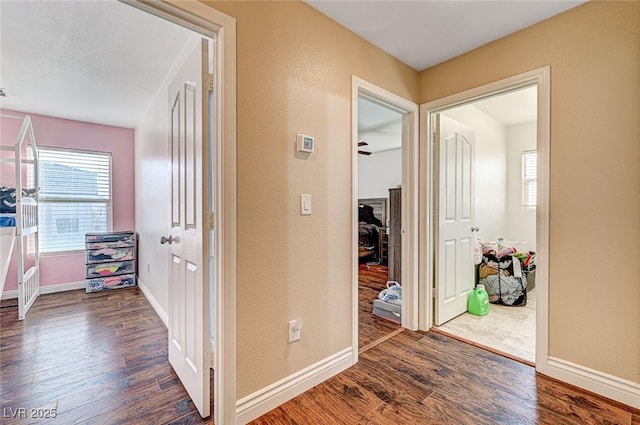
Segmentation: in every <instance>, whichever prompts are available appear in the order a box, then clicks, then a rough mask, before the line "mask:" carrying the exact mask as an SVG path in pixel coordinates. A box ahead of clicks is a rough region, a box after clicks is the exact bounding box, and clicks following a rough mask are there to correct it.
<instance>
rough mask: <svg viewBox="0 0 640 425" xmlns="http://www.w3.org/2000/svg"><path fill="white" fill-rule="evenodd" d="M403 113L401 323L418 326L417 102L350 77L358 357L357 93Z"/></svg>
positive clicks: (354, 340)
mask: <svg viewBox="0 0 640 425" xmlns="http://www.w3.org/2000/svg"><path fill="white" fill-rule="evenodd" d="M360 95H364V96H366V97H369V98H371V99H373V100H375V101H377V102H379V103H381V104H383V105H385V106H387V107H389V108H392V109H394V110H397V111H398V112H400V113H402V114H404V118H403V129H402V133H403V134H402V217H401V221H402V246H401V252H402V266H401V267H402V288H403V289H402V295H403V305H402V326H403V327H405V328H407V329H411V330H416V329H418V305H419V304H418V240H417V237H416V235H417V229H418V221H417V220H418V210H417V208H418V202H417V201H418V171H419V167H418V165H419V164H418V105H417V104H415V103H413V102H411V101H409V100H407V99H404V98H402V97H400V96H398V95H396V94H394V93H391V92H390V91H387V90H385V89H383V88H381V87H378V86H376V85H374V84H372V83H369V82H368V81H365V80H363V79H361V78H358V77H356V76H352V78H351V141H352V149H351V214H352V219H351V226H352V227H351V239H352V240H351V246H352V247H353V251H352V255H351V261H352V275H351V281H352V284H351V287H352V288H351V289H352V291H351V293H352V307H351V310H352V319H351V320H352V346H353V348H354V349H353V356H354V358H353V362H354V364H355V363H356V362H357V361H358V97H359V96H360Z"/></svg>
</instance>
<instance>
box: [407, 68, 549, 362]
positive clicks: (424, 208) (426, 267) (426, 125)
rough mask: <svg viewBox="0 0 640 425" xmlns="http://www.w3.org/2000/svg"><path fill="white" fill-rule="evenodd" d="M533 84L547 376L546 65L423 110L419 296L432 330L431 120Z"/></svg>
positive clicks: (542, 358) (541, 352)
mask: <svg viewBox="0 0 640 425" xmlns="http://www.w3.org/2000/svg"><path fill="white" fill-rule="evenodd" d="M531 85H537V87H538V121H537V148H536V149H537V153H538V164H537V166H538V184H537V190H538V193H537V202H538V205H537V208H536V249H537V252H536V293H537V304H536V370H537V371H538V372H542V373H545V372H546V371H547V370H548V360H549V147H550V146H549V145H550V133H551V131H550V120H551V69H550V68H549V67H548V66H546V67H543V68H539V69H535V70H533V71H529V72H525V73H523V74H520V75H516V76H513V77H510V78H506V79H503V80H500V81H496V82H493V83H489V84H486V85H484V86H480V87H477V88H474V89H470V90H466V91H464V92H461V93H457V94H454V95H451V96H447V97H445V98H442V99H438V100H434V101H432V102H428V103H425V104H423V105H420V118H421V119H420V134H421V137H420V141H421V145H420V217H419V219H420V223H421V225H422V226H423V228H422V229H421V230H420V241H419V245H420V252H424V253H429V255H423V256H421V257H420V292H421V293H423V294H426V297H424V298H422V301H424V304H421V306H420V313H421V314H420V329H422V330H429V329H430V328H431V326H432V325H433V285H434V281H433V275H434V266H435V265H434V261H433V246H434V245H433V243H434V228H433V220H432V217H433V214H434V207H435V206H434V205H433V176H432V173H431V171H432V170H433V167H432V163H433V160H434V158H433V157H432V149H433V129H432V128H431V127H432V124H431V116H432V115H433V114H436V113H439V112H441V111H443V110H444V109H448V108H451V107H454V106H459V105H462V104H466V103H470V102H473V101H476V100H479V99H482V98H485V97H487V96H490V95H496V94H501V93H507V92H509V91H512V90H515V89H518V88H523V87H527V86H531Z"/></svg>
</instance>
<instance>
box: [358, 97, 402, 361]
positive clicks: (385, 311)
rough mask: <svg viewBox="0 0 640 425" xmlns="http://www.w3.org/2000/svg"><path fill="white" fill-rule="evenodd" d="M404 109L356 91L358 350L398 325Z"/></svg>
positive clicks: (400, 317) (374, 342)
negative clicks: (400, 110)
mask: <svg viewBox="0 0 640 425" xmlns="http://www.w3.org/2000/svg"><path fill="white" fill-rule="evenodd" d="M402 119H403V114H402V113H401V112H399V111H397V110H395V109H392V108H389V107H388V106H386V105H384V104H382V103H379V102H378V101H376V100H374V99H371V98H369V97H368V96H366V95H363V94H360V95H359V96H358V263H359V264H358V306H359V319H358V320H359V324H358V325H359V343H358V346H359V347H358V348H359V351H360V352H363V351H366V350H367V349H368V348H370V347H372V346H374V345H377V344H378V343H379V342H380V341H383V340H385V339H386V338H388V336H389V335H393V334H394V333H395V331H396V330H397V329H399V328H400V324H401V320H402V289H401V288H402V286H401V282H402V267H401V265H402V264H401V258H402V252H401V244H400V242H401V234H400V232H401V226H402V217H401V207H402V204H401V200H402V197H401V193H402Z"/></svg>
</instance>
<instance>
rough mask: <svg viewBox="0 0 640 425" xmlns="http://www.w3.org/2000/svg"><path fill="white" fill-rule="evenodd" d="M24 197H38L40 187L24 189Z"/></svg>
mask: <svg viewBox="0 0 640 425" xmlns="http://www.w3.org/2000/svg"><path fill="white" fill-rule="evenodd" d="M22 197H23V198H25V197H29V198H34V199H36V198H37V197H38V189H22Z"/></svg>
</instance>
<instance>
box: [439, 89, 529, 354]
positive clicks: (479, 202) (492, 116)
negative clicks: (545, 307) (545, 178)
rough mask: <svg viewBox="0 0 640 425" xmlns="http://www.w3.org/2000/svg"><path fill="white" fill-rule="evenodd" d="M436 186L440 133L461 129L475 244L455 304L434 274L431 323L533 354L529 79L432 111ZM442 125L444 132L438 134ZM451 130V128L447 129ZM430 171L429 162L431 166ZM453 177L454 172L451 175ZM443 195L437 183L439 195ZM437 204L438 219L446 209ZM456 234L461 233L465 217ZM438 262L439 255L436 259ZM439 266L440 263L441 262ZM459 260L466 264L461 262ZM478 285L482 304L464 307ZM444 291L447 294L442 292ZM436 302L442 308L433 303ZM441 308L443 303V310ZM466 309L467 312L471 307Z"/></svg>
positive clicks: (512, 351) (493, 346) (503, 348)
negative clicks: (484, 298)
mask: <svg viewBox="0 0 640 425" xmlns="http://www.w3.org/2000/svg"><path fill="white" fill-rule="evenodd" d="M438 118H439V119H440V126H439V130H440V140H441V141H442V143H440V146H439V155H440V158H443V159H442V160H441V161H440V167H439V176H435V177H438V180H439V181H440V187H441V188H443V187H444V186H445V185H446V183H445V182H444V181H443V179H446V178H447V177H446V175H445V174H444V173H445V170H444V169H443V167H446V162H447V160H446V159H444V156H445V155H447V152H445V150H446V149H447V148H446V146H445V145H446V144H447V143H449V142H453V140H449V139H448V138H450V137H451V135H453V133H458V135H459V137H462V136H461V135H463V134H465V135H466V136H465V137H466V138H467V140H468V143H469V144H470V145H469V146H471V147H472V149H470V150H469V153H470V154H471V156H470V158H469V159H470V162H469V164H470V175H469V182H470V183H471V186H470V191H468V195H469V200H470V202H469V206H470V208H472V210H470V215H469V220H470V221H469V222H468V223H470V224H471V226H472V229H471V230H472V232H471V234H472V237H471V238H470V239H469V241H470V244H471V245H466V244H465V245H463V246H467V247H469V248H470V250H475V252H476V253H477V254H476V255H474V261H473V266H472V268H473V272H471V270H469V271H468V277H469V279H470V280H468V281H467V282H468V285H467V288H466V289H467V291H462V292H460V293H459V294H460V295H461V297H462V298H463V299H462V301H463V302H462V303H461V304H460V306H461V308H460V309H454V308H448V306H445V305H446V304H449V305H453V303H451V302H450V301H451V300H452V298H451V297H447V294H446V292H447V290H446V289H445V287H446V285H447V282H448V281H450V280H449V279H447V277H446V276H443V274H444V271H441V272H440V273H439V274H440V276H441V279H439V280H438V285H439V286H438V290H439V293H438V297H437V298H436V304H435V307H436V308H435V314H436V316H435V324H436V326H438V329H439V330H440V331H444V332H447V333H449V334H452V335H455V336H457V337H459V338H463V339H466V340H469V341H472V342H474V343H477V344H480V345H483V346H486V347H489V348H491V349H493V350H496V351H499V352H501V353H504V354H506V355H509V356H511V357H514V358H518V359H521V360H525V361H527V362H530V363H534V362H535V319H536V316H535V306H536V291H535V267H536V265H535V263H536V221H535V220H536V217H535V212H536V206H535V204H536V172H535V170H536V126H537V90H536V86H531V87H526V88H522V89H518V90H515V91H511V92H508V93H503V94H500V95H497V96H492V97H489V98H484V99H480V100H477V101H474V102H471V103H467V104H465V105H461V106H456V107H453V108H449V109H446V110H443V111H441V112H440V114H439V117H438ZM446 133H448V134H446ZM453 137H455V136H453ZM434 172H435V170H434ZM457 178H461V177H457ZM443 197H446V193H445V191H444V190H441V191H440V200H441V202H446V201H442V199H443ZM445 209H446V208H443V205H442V203H441V204H440V211H441V212H442V213H441V215H440V222H441V223H443V221H444V220H447V219H448V217H443V216H442V214H444V213H445ZM462 227H463V229H462V230H463V234H464V235H466V236H468V232H467V229H466V228H465V227H467V225H466V224H463V225H462ZM447 232H449V231H448V230H446V229H445V228H441V233H440V235H439V240H440V243H439V245H438V246H439V248H438V253H437V254H436V255H437V256H438V257H439V258H440V259H441V261H442V262H445V259H446V256H447V253H446V252H444V250H446V247H447V246H448V245H447V244H446V242H445V240H447V239H448V236H447V235H446V234H445V233H447ZM440 264H442V263H440ZM445 267H446V266H445ZM465 267H469V266H468V264H467V265H466V266H465ZM479 285H481V288H484V289H485V290H486V292H487V295H488V301H489V302H490V303H491V304H490V305H489V306H487V309H488V310H486V311H488V313H487V314H485V312H486V311H473V309H471V310H469V311H468V309H467V300H468V297H469V296H474V295H472V294H473V292H472V291H473V288H474V287H476V286H479ZM447 298H449V299H447ZM440 306H442V308H439V307H440ZM445 309H446V310H448V311H446V312H445V311H443V310H445ZM472 311H473V312H472Z"/></svg>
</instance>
